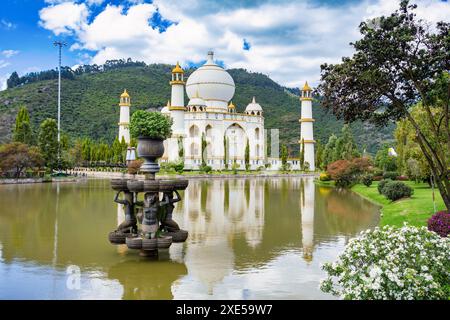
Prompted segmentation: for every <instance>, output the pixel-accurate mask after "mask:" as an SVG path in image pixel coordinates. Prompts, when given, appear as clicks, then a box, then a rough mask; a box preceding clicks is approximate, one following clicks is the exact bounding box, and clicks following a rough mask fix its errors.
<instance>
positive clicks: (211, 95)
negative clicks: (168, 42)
mask: <svg viewBox="0 0 450 320" xmlns="http://www.w3.org/2000/svg"><path fill="white" fill-rule="evenodd" d="M170 85H171V86H172V95H171V100H170V101H169V103H168V105H167V106H166V107H164V108H163V109H162V110H161V112H162V113H164V114H167V115H170V116H171V117H172V119H173V126H172V137H171V138H169V139H167V140H166V142H165V154H164V156H163V158H162V161H169V162H176V161H180V159H184V165H185V169H188V170H189V169H198V168H199V167H200V166H201V165H202V159H204V163H205V164H206V165H208V166H211V167H212V168H213V169H216V170H217V169H225V168H226V167H228V168H229V169H231V168H232V166H233V164H235V165H236V166H237V167H238V168H239V169H245V150H246V147H247V144H248V150H249V165H250V169H253V170H254V169H257V168H258V167H260V166H264V163H265V147H266V146H265V139H264V117H263V109H262V107H261V105H259V104H258V103H257V102H256V98H255V97H253V100H252V101H251V102H250V103H249V104H248V105H247V107H246V109H245V112H244V113H239V112H237V111H236V107H235V105H234V104H233V102H232V98H233V96H234V92H235V84H234V80H233V78H232V77H231V76H230V74H229V73H228V72H227V71H225V70H224V69H223V68H222V67H221V66H219V65H217V64H216V63H215V62H214V56H213V53H212V52H209V53H208V57H207V61H206V63H205V64H204V65H203V66H201V67H200V68H198V69H197V70H196V71H194V72H193V73H192V74H191V75H190V76H189V78H188V79H187V81H185V79H184V71H183V69H182V68H181V67H180V66H179V64H178V63H177V65H176V67H175V68H174V69H173V70H172V80H171V81H170ZM185 91H186V94H187V96H188V97H189V102H188V103H187V105H185V103H184V92H185Z"/></svg>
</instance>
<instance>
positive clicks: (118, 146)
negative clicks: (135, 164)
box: [111, 137, 122, 163]
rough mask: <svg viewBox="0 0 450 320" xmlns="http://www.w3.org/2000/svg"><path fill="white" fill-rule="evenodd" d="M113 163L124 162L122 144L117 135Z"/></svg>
mask: <svg viewBox="0 0 450 320" xmlns="http://www.w3.org/2000/svg"><path fill="white" fill-rule="evenodd" d="M111 149H112V157H111V158H112V159H111V162H112V163H121V162H122V146H121V144H120V142H119V138H118V137H116V138H115V139H114V142H113V144H112V148H111Z"/></svg>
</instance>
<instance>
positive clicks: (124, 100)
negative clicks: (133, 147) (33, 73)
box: [119, 89, 131, 144]
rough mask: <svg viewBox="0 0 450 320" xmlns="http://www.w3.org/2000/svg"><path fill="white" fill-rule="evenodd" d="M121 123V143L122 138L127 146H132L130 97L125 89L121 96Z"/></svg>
mask: <svg viewBox="0 0 450 320" xmlns="http://www.w3.org/2000/svg"><path fill="white" fill-rule="evenodd" d="M119 106H120V121H119V141H122V137H123V138H124V139H125V142H126V143H127V144H130V129H129V126H130V106H131V102H130V96H129V94H128V92H127V90H126V89H125V90H124V91H123V93H122V94H121V95H120V103H119Z"/></svg>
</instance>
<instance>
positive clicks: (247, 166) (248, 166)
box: [244, 139, 250, 171]
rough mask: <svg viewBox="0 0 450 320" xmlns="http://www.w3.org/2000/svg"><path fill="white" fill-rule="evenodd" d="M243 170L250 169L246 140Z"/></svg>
mask: <svg viewBox="0 0 450 320" xmlns="http://www.w3.org/2000/svg"><path fill="white" fill-rule="evenodd" d="M244 157H245V159H244V160H245V170H247V171H248V170H249V169H250V144H249V142H248V139H247V143H246V144H245V155H244Z"/></svg>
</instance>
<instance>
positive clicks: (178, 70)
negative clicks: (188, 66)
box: [172, 61, 184, 73]
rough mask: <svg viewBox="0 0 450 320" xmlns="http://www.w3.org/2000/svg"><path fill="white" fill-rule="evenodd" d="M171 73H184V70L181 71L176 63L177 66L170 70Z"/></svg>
mask: <svg viewBox="0 0 450 320" xmlns="http://www.w3.org/2000/svg"><path fill="white" fill-rule="evenodd" d="M172 73H184V70H183V69H181V67H180V64H179V63H178V61H177V65H176V66H175V68H173V69H172Z"/></svg>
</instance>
